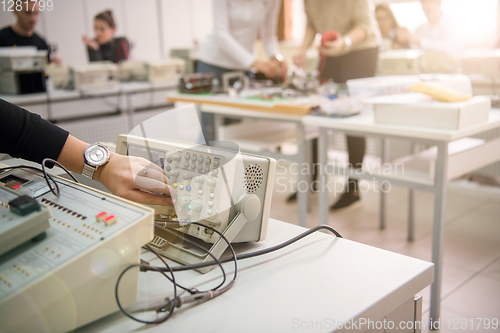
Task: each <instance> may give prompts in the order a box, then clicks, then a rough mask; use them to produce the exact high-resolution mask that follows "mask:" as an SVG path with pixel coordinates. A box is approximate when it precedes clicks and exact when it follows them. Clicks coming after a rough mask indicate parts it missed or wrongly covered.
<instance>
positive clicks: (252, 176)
mask: <svg viewBox="0 0 500 333" xmlns="http://www.w3.org/2000/svg"><path fill="white" fill-rule="evenodd" d="M263 179H264V172H263V171H262V168H261V167H260V166H259V165H257V164H251V165H250V166H248V167H247V168H246V169H245V175H244V176H243V185H244V186H245V190H246V191H247V192H249V193H253V192H255V191H257V190H258V189H259V188H260V186H261V185H262V180H263Z"/></svg>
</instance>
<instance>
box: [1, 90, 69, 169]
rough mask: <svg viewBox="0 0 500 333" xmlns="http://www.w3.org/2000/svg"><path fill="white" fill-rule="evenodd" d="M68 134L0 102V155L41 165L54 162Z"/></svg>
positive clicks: (2, 101) (37, 117)
mask: <svg viewBox="0 0 500 333" xmlns="http://www.w3.org/2000/svg"><path fill="white" fill-rule="evenodd" d="M68 135H69V132H68V131H66V130H63V129H62V128H60V127H58V126H56V125H54V124H51V123H49V122H48V121H46V120H44V119H42V118H41V117H40V116H39V115H37V114H34V113H31V112H29V111H26V110H24V109H22V108H20V107H18V106H16V105H14V104H11V103H8V102H6V101H4V100H2V99H0V152H2V153H7V154H9V155H10V156H12V157H16V158H24V159H26V160H30V161H33V162H36V163H41V162H42V160H43V159H44V158H52V159H54V160H57V159H58V158H59V154H60V153H61V151H62V148H63V146H64V144H65V143H66V139H67V138H68Z"/></svg>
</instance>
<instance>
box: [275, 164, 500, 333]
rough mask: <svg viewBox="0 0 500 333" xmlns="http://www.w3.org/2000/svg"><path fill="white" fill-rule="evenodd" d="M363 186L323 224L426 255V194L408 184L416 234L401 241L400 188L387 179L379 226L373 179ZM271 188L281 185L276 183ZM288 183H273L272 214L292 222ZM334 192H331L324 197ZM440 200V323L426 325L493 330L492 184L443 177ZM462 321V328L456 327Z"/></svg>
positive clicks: (496, 222) (497, 307)
mask: <svg viewBox="0 0 500 333" xmlns="http://www.w3.org/2000/svg"><path fill="white" fill-rule="evenodd" d="M279 177H282V178H281V183H282V184H284V183H287V184H288V181H289V180H290V179H293V177H292V176H291V175H289V174H284V175H279ZM330 180H337V181H343V178H339V177H337V178H331V179H330ZM363 187H364V188H368V187H370V190H368V191H367V192H366V193H362V201H363V205H362V206H361V207H359V208H358V209H356V210H353V211H351V212H346V213H337V214H334V213H330V215H329V224H330V225H331V226H333V227H334V228H336V229H337V230H338V231H339V232H340V233H341V234H342V235H343V236H344V237H345V238H348V239H351V240H355V241H358V242H361V243H365V244H368V245H372V246H375V247H379V248H383V249H386V250H390V251H393V252H398V253H401V254H405V255H408V256H411V257H415V258H419V259H423V260H428V261H430V259H431V238H432V213H433V212H432V210H433V195H432V194H431V193H427V192H420V191H417V192H415V193H416V194H415V195H416V207H415V210H416V214H415V216H416V236H415V241H413V242H408V241H407V240H406V232H407V224H406V223H407V222H406V221H407V208H408V205H407V198H408V190H407V189H402V188H397V187H393V188H392V189H391V191H390V192H389V193H388V195H387V198H388V206H387V209H388V217H387V228H386V229H385V230H380V229H379V228H378V214H379V193H378V187H377V186H376V184H373V183H368V182H366V183H365V184H364V185H363ZM277 188H279V189H280V190H283V186H281V187H279V186H275V189H277ZM292 190H293V189H292V188H290V187H289V188H287V190H286V191H280V192H282V193H278V191H275V194H274V196H273V203H272V209H271V217H272V218H275V219H278V220H282V221H286V222H289V223H293V224H297V223H298V221H297V205H296V203H287V202H286V198H287V197H288V196H289V194H290V193H291V191H292ZM335 200H336V199H335V197H334V196H333V194H332V195H331V197H330V202H332V203H333V202H335ZM446 207H447V210H446V228H445V250H444V251H445V252H444V267H443V293H442V308H441V311H442V317H441V329H440V330H439V331H433V332H500V323H499V322H498V321H500V188H497V187H490V186H480V185H477V184H475V183H469V182H467V181H453V182H450V183H449V184H448V198H447V205H446ZM317 218H318V209H317V194H313V196H312V200H311V211H310V212H309V213H308V218H307V226H308V227H312V226H314V225H316V224H317ZM420 294H421V295H422V296H423V297H424V303H423V304H424V305H423V311H424V316H423V317H424V320H425V325H424V330H423V331H424V332H428V329H427V327H428V322H429V296H430V288H426V289H424V290H423V291H422V292H421V293H420ZM476 318H489V319H492V318H496V319H497V320H498V321H497V323H499V326H498V329H496V330H495V329H492V328H491V327H490V329H486V327H485V326H484V322H483V323H482V324H481V327H479V328H477V324H479V321H478V319H476ZM465 321H467V325H468V327H469V328H468V329H461V328H460V325H462V324H463V325H465V324H464V323H462V322H465ZM472 323H474V325H475V326H476V327H474V329H471V327H470V326H471V324H472ZM464 327H465V326H464Z"/></svg>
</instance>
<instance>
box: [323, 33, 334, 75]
mask: <svg viewBox="0 0 500 333" xmlns="http://www.w3.org/2000/svg"><path fill="white" fill-rule="evenodd" d="M337 37H338V35H337V31H335V30H329V31H327V32H325V33H324V34H322V35H321V47H325V46H326V43H327V42H330V41H333V40H337ZM319 56H320V58H321V62H320V64H319V72H320V73H322V72H323V69H324V68H325V62H326V56H325V55H324V54H321V52H320V53H319Z"/></svg>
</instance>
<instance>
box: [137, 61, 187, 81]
mask: <svg viewBox="0 0 500 333" xmlns="http://www.w3.org/2000/svg"><path fill="white" fill-rule="evenodd" d="M146 68H147V75H148V81H149V82H162V81H169V80H177V79H178V78H179V76H181V75H183V74H184V72H185V70H186V62H185V61H184V60H182V59H178V58H170V59H161V60H155V61H149V62H147V63H146Z"/></svg>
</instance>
